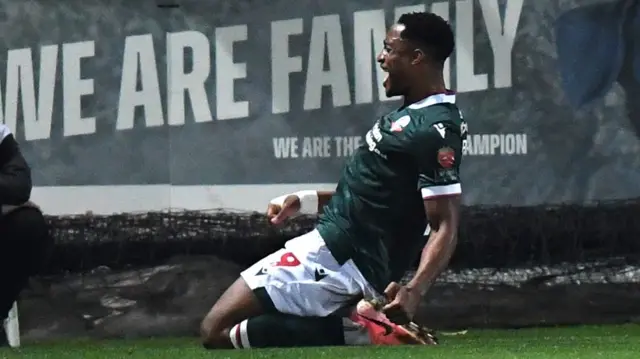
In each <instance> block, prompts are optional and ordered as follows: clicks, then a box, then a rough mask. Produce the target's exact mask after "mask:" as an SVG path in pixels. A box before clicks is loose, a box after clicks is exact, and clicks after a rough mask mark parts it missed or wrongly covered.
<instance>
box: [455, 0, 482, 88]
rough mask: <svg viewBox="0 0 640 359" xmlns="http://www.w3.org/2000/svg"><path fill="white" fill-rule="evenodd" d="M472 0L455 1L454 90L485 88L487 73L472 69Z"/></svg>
mask: <svg viewBox="0 0 640 359" xmlns="http://www.w3.org/2000/svg"><path fill="white" fill-rule="evenodd" d="M473 35H474V33H473V1H472V0H458V1H456V91H458V92H468V91H479V90H485V89H487V87H488V84H487V74H478V75H476V74H475V70H474V57H473V55H474V54H473V46H474V41H473V40H474V36H473Z"/></svg>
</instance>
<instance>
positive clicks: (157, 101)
mask: <svg viewBox="0 0 640 359" xmlns="http://www.w3.org/2000/svg"><path fill="white" fill-rule="evenodd" d="M138 73H140V84H141V89H140V91H138V90H137V88H136V87H137V86H136V85H137V82H138ZM138 106H142V108H143V109H144V118H145V125H146V126H147V127H158V126H162V125H163V124H164V115H163V113H162V98H161V96H160V83H159V82H158V66H157V65H156V53H155V50H154V48H153V36H152V35H151V34H146V35H137V36H127V38H126V39H125V41H124V55H123V59H122V76H121V78H120V99H119V100H118V115H117V121H116V129H118V130H129V129H132V128H133V117H134V115H135V112H136V107H138Z"/></svg>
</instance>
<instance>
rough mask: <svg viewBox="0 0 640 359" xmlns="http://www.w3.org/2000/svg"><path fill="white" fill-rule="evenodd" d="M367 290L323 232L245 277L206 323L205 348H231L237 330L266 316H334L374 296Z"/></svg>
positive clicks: (262, 263) (297, 241)
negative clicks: (334, 252) (368, 295)
mask: <svg viewBox="0 0 640 359" xmlns="http://www.w3.org/2000/svg"><path fill="white" fill-rule="evenodd" d="M367 286H368V284H366V281H365V280H364V279H363V278H362V275H361V274H360V273H359V272H358V271H357V269H355V267H354V266H353V265H352V264H344V263H343V264H340V263H338V262H337V261H336V260H335V258H334V257H333V256H332V255H331V252H330V251H329V250H328V249H327V247H326V245H325V243H324V240H323V239H322V237H321V236H320V234H319V233H318V232H317V231H312V232H309V233H307V234H305V235H303V236H300V237H297V238H294V239H292V240H290V241H288V242H287V243H286V244H285V248H283V249H281V250H279V251H277V252H275V253H273V254H271V255H269V256H267V257H265V258H264V259H262V260H260V261H259V262H257V263H256V264H254V265H253V266H251V267H249V268H248V269H247V270H245V271H244V272H242V273H241V278H240V279H238V281H236V283H234V284H233V285H232V286H231V287H230V288H229V289H228V290H227V291H226V292H225V293H224V294H223V295H222V297H221V298H220V299H219V300H218V302H217V303H216V304H215V305H214V307H213V308H212V309H211V311H210V312H209V314H207V316H206V317H205V319H204V321H203V323H202V327H201V329H202V330H201V332H202V340H203V344H204V346H205V347H206V348H211V349H214V348H231V347H232V343H231V340H230V337H229V331H230V329H231V327H232V326H234V325H236V324H239V323H240V322H242V320H244V319H248V318H252V317H255V316H258V315H261V314H264V313H274V312H280V313H284V314H291V315H294V316H301V317H326V316H328V315H332V314H334V313H336V312H337V311H339V310H340V309H342V308H344V307H347V306H349V305H353V304H354V303H356V302H357V300H358V299H360V298H361V297H362V296H363V294H364V293H365V292H367V293H369V292H371V291H372V289H371V288H370V287H367Z"/></svg>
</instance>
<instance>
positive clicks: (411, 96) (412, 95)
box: [403, 76, 449, 107]
mask: <svg viewBox="0 0 640 359" xmlns="http://www.w3.org/2000/svg"><path fill="white" fill-rule="evenodd" d="M448 91H449V90H447V87H446V86H445V84H444V79H443V78H442V76H439V77H438V79H437V80H434V81H428V82H427V81H424V82H420V83H419V84H417V85H416V86H414V87H413V88H412V89H411V90H410V91H409V93H407V94H406V95H405V96H404V105H403V107H406V106H409V105H411V104H413V103H416V102H418V101H422V100H424V99H425V98H427V97H429V96H432V95H436V94H440V93H446V92H448Z"/></svg>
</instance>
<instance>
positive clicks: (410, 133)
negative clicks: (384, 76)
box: [318, 94, 467, 292]
mask: <svg viewBox="0 0 640 359" xmlns="http://www.w3.org/2000/svg"><path fill="white" fill-rule="evenodd" d="M466 134H467V125H466V122H465V121H464V120H463V118H462V115H461V113H460V111H459V110H458V107H457V106H456V104H455V94H437V95H432V96H430V97H427V98H426V99H424V100H422V101H420V102H417V103H414V104H412V105H409V106H407V107H404V108H400V109H398V110H396V111H394V112H391V113H389V114H388V115H386V116H383V117H382V118H380V119H379V120H378V121H376V123H375V124H374V125H373V128H371V130H370V131H369V132H367V134H366V141H365V144H363V145H362V146H361V147H360V148H358V149H357V150H356V153H355V154H354V155H353V157H352V158H351V159H350V160H349V162H348V163H347V164H346V166H345V167H344V170H343V172H342V175H341V178H340V181H339V182H338V186H337V189H336V193H335V194H334V196H333V197H332V199H331V201H330V202H329V204H328V205H327V206H326V207H325V208H324V213H323V214H322V215H321V216H320V219H319V223H318V230H319V231H320V234H321V235H322V237H323V238H324V240H325V242H326V244H327V247H328V248H329V249H330V250H331V252H332V253H333V255H334V257H335V258H336V259H337V260H338V261H339V262H346V261H348V260H353V261H354V262H355V264H356V266H357V267H358V268H359V270H360V271H361V272H362V274H363V275H364V276H365V278H366V279H367V280H368V281H369V283H370V284H371V285H373V286H374V287H375V288H376V289H377V290H378V291H380V292H382V291H383V290H384V288H385V287H386V286H387V285H388V283H389V282H390V281H391V280H399V279H400V278H399V277H401V276H402V275H403V274H404V272H405V271H406V270H407V269H408V268H409V267H410V266H411V265H412V264H413V263H415V260H416V259H417V258H418V256H419V255H420V252H421V248H422V246H423V245H424V236H423V234H424V232H425V228H426V226H427V221H426V217H425V211H424V204H423V199H427V198H433V197H437V196H447V195H457V194H460V193H461V192H462V189H461V186H460V171H459V170H460V164H461V160H462V148H463V142H465V138H466Z"/></svg>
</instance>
